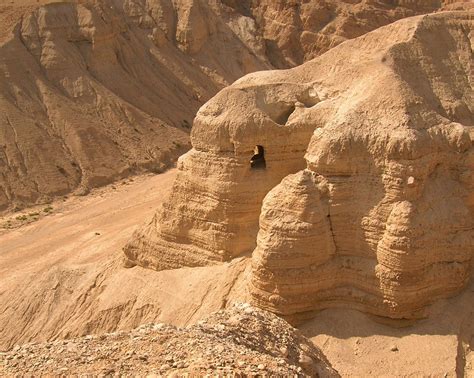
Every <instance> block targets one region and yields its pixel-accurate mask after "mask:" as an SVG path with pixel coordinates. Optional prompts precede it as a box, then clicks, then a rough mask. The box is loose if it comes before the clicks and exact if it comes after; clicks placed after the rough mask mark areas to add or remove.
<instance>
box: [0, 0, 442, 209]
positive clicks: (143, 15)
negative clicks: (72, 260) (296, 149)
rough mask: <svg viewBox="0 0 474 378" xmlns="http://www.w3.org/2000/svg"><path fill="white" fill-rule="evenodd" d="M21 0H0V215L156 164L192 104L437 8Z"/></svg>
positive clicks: (180, 138)
mask: <svg viewBox="0 0 474 378" xmlns="http://www.w3.org/2000/svg"><path fill="white" fill-rule="evenodd" d="M48 2H53V3H52V4H45V5H41V4H44V3H48ZM17 3H18V2H4V3H0V211H2V210H5V209H6V208H14V207H24V206H28V205H31V204H33V203H40V202H45V201H49V200H50V199H51V198H53V197H54V196H59V195H65V194H67V193H70V192H74V191H77V192H78V193H85V192H87V191H88V190H89V189H90V188H93V187H97V186H100V185H104V184H106V183H109V182H111V181H113V180H115V179H117V178H120V177H124V176H127V175H130V174H134V173H139V172H141V171H143V170H149V171H153V172H157V171H161V170H163V169H164V168H165V167H166V166H169V165H170V164H172V163H174V162H175V160H176V158H177V156H179V155H180V154H182V153H184V152H185V151H186V150H188V149H189V148H188V147H189V129H190V127H191V121H192V119H193V118H194V116H195V113H196V111H197V110H198V108H199V107H200V106H201V105H202V104H203V103H204V102H206V101H207V100H209V99H210V98H211V97H212V96H213V95H214V94H215V93H216V92H217V91H219V90H220V89H222V88H223V87H224V86H226V85H228V84H230V83H232V82H233V81H235V80H236V79H238V78H240V77H242V76H243V75H245V74H247V73H249V72H253V71H257V70H263V69H270V68H288V67H292V66H294V65H297V64H301V63H302V62H303V61H306V60H308V59H311V58H313V57H315V56H317V55H319V54H321V53H322V52H324V51H326V50H328V49H329V48H331V47H334V46H335V45H337V44H339V43H341V42H343V41H345V40H347V39H350V38H354V37H357V36H359V35H362V34H364V33H366V32H368V31H370V30H373V29H375V28H377V27H379V26H382V25H385V24H388V23H390V22H393V21H395V20H397V19H400V18H403V17H408V16H412V15H416V14H420V13H425V12H431V11H434V10H437V9H439V7H440V5H441V3H440V2H439V1H434V2H424V1H423V2H419V4H416V3H415V4H408V5H403V4H397V3H392V2H390V1H378V2H372V1H361V2H357V3H351V2H343V1H339V0H325V1H324V2H322V1H320V0H317V1H316V0H313V1H309V2H308V1H304V2H303V1H301V0H298V1H274V0H271V1H234V0H219V1H204V0H177V1H171V0H147V1H144V0H117V1H115V0H114V1H112V0H81V1H68V2H57V1H53V0H41V1H39V2H38V1H36V0H22V1H21V2H19V3H21V4H22V5H25V6H21V5H20V4H17ZM26 4H29V5H26ZM40 5H41V6H40Z"/></svg>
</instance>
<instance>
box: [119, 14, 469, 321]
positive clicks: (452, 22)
mask: <svg viewBox="0 0 474 378" xmlns="http://www.w3.org/2000/svg"><path fill="white" fill-rule="evenodd" d="M473 30H474V28H473V17H472V13H463V12H446V13H439V14H432V15H427V16H420V17H414V18H409V19H405V20H401V21H398V22H396V23H394V24H392V25H389V26H385V27H382V28H380V29H377V30H376V31H374V32H371V33H368V34H366V35H364V36H363V37H360V38H357V39H355V40H352V41H348V42H346V43H344V44H342V45H340V46H338V47H336V48H333V49H331V50H330V51H328V52H327V53H325V54H323V55H322V56H320V57H319V58H316V59H314V60H312V61H310V62H308V63H306V64H304V65H302V66H300V67H297V68H294V69H291V70H286V71H270V72H260V73H255V74H251V75H248V76H246V77H244V78H242V79H240V80H238V81H237V82H236V83H235V84H234V85H232V86H230V87H228V88H226V89H224V90H223V91H221V92H220V93H219V94H218V95H217V96H215V97H214V98H213V99H212V100H211V101H209V102H208V103H207V104H206V105H205V106H203V107H202V108H201V109H200V111H199V112H198V115H197V117H196V119H195V126H194V128H193V132H192V144H193V149H192V150H191V151H190V152H188V153H187V154H186V155H184V156H183V157H182V158H181V159H180V161H179V165H178V169H179V172H178V176H177V179H176V181H175V184H174V188H173V191H172V193H171V195H170V197H169V199H168V200H167V201H166V202H165V203H164V205H163V208H162V209H161V210H160V211H159V212H158V213H157V215H156V216H155V218H154V219H153V221H152V222H151V223H150V224H148V225H147V226H146V227H144V228H143V229H141V230H139V231H138V232H137V233H136V234H135V235H134V237H133V238H132V240H131V241H130V242H129V243H128V245H127V246H126V247H125V248H124V251H125V255H126V258H127V263H128V264H129V265H133V264H139V265H142V266H146V267H151V268H154V269H169V268H176V267H180V266H196V265H205V264H212V263H216V262H218V261H226V260H229V259H231V258H232V257H234V256H238V255H242V254H250V253H251V252H252V250H253V249H254V247H255V245H256V244H257V245H256V249H255V251H254V252H253V256H252V264H253V275H252V280H251V291H252V295H253V298H254V302H255V303H256V304H257V305H258V306H260V307H263V308H265V309H269V310H271V311H273V312H276V313H279V314H282V315H285V316H287V317H288V318H301V317H304V316H305V315H310V314H311V312H312V311H315V310H318V309H321V308H325V307H329V306H339V305H347V306H351V307H355V308H358V309H361V310H364V311H367V312H371V313H374V314H377V315H383V316H389V317H394V318H413V317H419V316H421V315H422V314H423V309H424V307H425V306H426V305H427V304H429V303H431V302H432V301H433V300H435V299H436V298H439V297H443V296H446V295H450V294H453V293H456V292H458V291H459V290H460V289H461V288H462V287H463V286H464V285H465V284H466V282H467V281H468V279H469V275H470V264H471V261H472V257H473V246H474V242H473V227H474V216H473V211H474V196H473V193H474V191H473V187H474V186H473V185H474V175H473V174H472V171H473V168H474V149H473V148H472V138H473V136H472V134H473V126H474V117H473V110H474V108H473V107H474V101H473V87H472V80H473V77H472V67H473V62H474V60H473V53H472V45H473V35H474V32H473ZM308 143H309V147H308ZM255 147H257V150H258V151H259V156H258V159H262V156H260V155H263V158H264V159H265V164H264V166H260V167H259V168H257V167H252V165H254V164H253V163H251V160H252V158H253V159H256V157H255V156H254V149H255ZM282 179H283V181H282ZM280 181H281V183H280ZM265 196H266V197H265ZM264 197H265V199H264ZM262 201H263V205H262ZM259 216H260V230H259V231H258V229H259V226H258V223H259V219H258V218H259ZM257 232H258V238H257Z"/></svg>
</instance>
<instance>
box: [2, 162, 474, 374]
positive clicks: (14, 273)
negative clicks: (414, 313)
mask: <svg viewBox="0 0 474 378" xmlns="http://www.w3.org/2000/svg"><path fill="white" fill-rule="evenodd" d="M175 173H176V172H175V170H172V171H169V172H167V173H164V174H161V175H157V176H144V177H141V178H139V179H137V180H135V182H133V183H130V182H127V184H124V185H117V187H116V189H115V190H114V189H112V187H110V186H109V187H106V188H105V189H101V190H98V191H96V192H94V193H93V194H92V195H91V196H89V197H82V198H81V197H79V198H78V197H73V198H71V199H68V200H66V201H65V202H64V203H55V204H53V208H54V209H55V210H54V213H53V214H52V215H48V216H46V217H44V218H42V219H40V220H38V221H37V222H34V223H31V224H29V225H26V226H23V227H21V228H19V229H14V230H4V231H3V234H2V235H0V277H1V279H0V350H5V349H8V348H9V347H12V346H13V345H15V344H21V343H25V342H28V341H31V340H35V341H44V340H51V339H58V338H63V337H73V336H77V335H85V334H90V333H101V332H105V331H112V330H115V329H123V330H129V329H131V328H133V327H135V326H138V325H140V324H143V323H147V322H156V321H160V322H161V321H164V322H169V323H172V324H175V325H186V324H191V323H193V322H195V321H196V320H198V319H199V318H202V317H203V316H205V315H207V314H208V313H209V312H211V311H213V310H217V309H219V308H221V307H224V306H227V305H228V304H229V303H232V302H234V301H237V300H238V301H246V300H247V299H246V298H247V297H246V295H247V294H246V290H245V287H244V280H245V278H246V271H245V268H246V261H245V259H242V260H234V261H233V262H231V263H228V264H224V265H217V266H213V267H205V268H191V269H178V270H172V271H162V272H155V271H151V270H146V269H142V268H139V267H135V268H132V269H125V268H122V267H121V265H120V261H119V260H118V259H119V257H120V255H121V254H120V248H121V246H122V245H123V243H124V241H125V240H126V239H127V238H128V237H129V236H130V234H131V233H132V231H133V230H134V229H135V227H136V225H137V224H139V223H140V222H141V220H142V219H143V217H150V216H151V215H152V213H153V210H154V209H155V208H156V207H157V206H158V205H159V204H160V203H161V202H162V200H163V197H164V195H165V194H166V192H167V191H168V190H169V188H170V186H171V183H172V181H173V179H174V177H175ZM2 222H3V220H0V224H1V223H2ZM96 233H99V234H100V235H97V234H96ZM473 304H474V285H471V287H470V288H468V289H467V290H465V291H464V292H463V293H462V294H461V295H460V296H458V297H456V298H453V299H451V300H448V301H444V302H442V303H439V304H438V305H437V306H436V307H435V308H433V309H432V315H431V317H430V318H429V319H428V320H425V321H421V322H419V323H417V324H415V325H414V326H412V327H407V328H396V327H395V328H394V327H391V326H388V325H383V324H380V323H378V322H376V321H374V319H372V318H369V317H367V316H365V315H362V314H361V313H359V312H357V311H349V310H337V309H334V310H328V311H323V312H321V313H320V314H319V315H317V317H316V318H315V319H314V320H313V321H311V322H310V323H307V324H304V325H303V326H302V327H301V329H302V330H303V332H304V333H305V335H307V336H309V337H311V338H312V340H313V341H314V342H315V343H316V345H318V346H320V347H321V349H322V351H323V352H324V353H325V354H326V356H327V357H328V359H329V360H330V361H331V363H332V364H333V366H334V368H336V369H337V370H338V371H339V372H340V373H342V374H343V375H345V376H364V375H368V374H370V375H372V376H378V375H389V376H396V375H410V374H411V375H420V374H427V373H432V374H433V375H434V376H442V375H444V374H445V373H447V374H448V375H449V376H455V374H456V369H457V372H458V373H459V374H462V372H463V370H464V374H465V375H466V376H469V374H472V367H473V354H472V352H471V353H470V350H471V349H472V348H473V345H474V342H473V341H474V340H473V335H474V324H473V319H474V314H473V312H474V306H473ZM393 346H396V347H397V349H398V351H392V350H391V348H392V347H393Z"/></svg>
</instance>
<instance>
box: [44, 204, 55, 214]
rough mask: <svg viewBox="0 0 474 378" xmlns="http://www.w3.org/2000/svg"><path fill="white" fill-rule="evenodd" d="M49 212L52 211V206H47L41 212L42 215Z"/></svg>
mask: <svg viewBox="0 0 474 378" xmlns="http://www.w3.org/2000/svg"><path fill="white" fill-rule="evenodd" d="M51 211H53V207H52V206H47V207H45V208H44V209H43V212H44V213H50V212H51Z"/></svg>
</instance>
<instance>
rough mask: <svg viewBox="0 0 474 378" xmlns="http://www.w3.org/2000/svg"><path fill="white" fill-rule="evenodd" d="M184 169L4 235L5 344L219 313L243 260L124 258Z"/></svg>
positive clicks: (67, 207)
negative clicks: (144, 263)
mask: <svg viewBox="0 0 474 378" xmlns="http://www.w3.org/2000/svg"><path fill="white" fill-rule="evenodd" d="M174 175H175V171H169V172H167V173H165V174H162V175H158V176H151V177H145V178H141V179H140V180H137V182H135V183H133V184H131V185H122V186H118V187H117V190H116V191H114V190H112V189H111V188H110V187H108V188H106V189H105V190H101V191H98V192H97V193H95V194H94V195H92V196H90V197H87V198H73V199H72V200H68V201H67V202H65V204H64V205H60V204H53V207H54V208H55V209H56V210H55V214H52V215H50V216H47V217H45V218H43V219H41V220H39V221H37V222H35V223H33V224H30V225H27V226H24V227H22V228H19V229H17V230H12V231H9V232H7V233H4V234H3V235H2V236H0V277H1V280H0V349H5V348H8V347H9V346H12V345H13V344H14V343H22V342H27V341H28V340H46V339H50V338H55V337H65V336H73V335H82V334H87V333H94V332H95V333H97V332H100V331H105V330H113V329H116V328H118V329H130V328H131V327H135V326H137V325H139V324H142V323H143V322H150V321H155V320H158V319H159V320H160V321H167V322H172V323H173V324H179V325H185V324H187V323H189V322H190V321H192V320H197V319H199V318H201V317H202V316H203V315H205V314H208V313H209V312H210V311H212V310H216V309H219V308H220V307H221V305H222V304H223V303H222V301H225V299H226V298H227V294H228V292H229V291H230V290H231V288H232V284H233V281H234V280H235V279H236V278H237V276H238V275H239V273H240V272H241V271H242V270H243V269H244V267H245V266H244V265H242V263H241V262H239V261H235V262H233V263H231V264H226V265H222V266H216V267H213V268H208V269H199V270H189V269H183V270H176V271H167V272H162V273H156V272H153V271H150V270H146V269H141V268H133V269H125V268H122V266H121V264H120V261H119V260H120V258H121V253H120V251H121V247H122V246H123V244H124V241H125V240H126V239H127V238H128V237H129V236H130V234H131V233H132V231H133V230H134V228H135V227H136V225H137V224H138V223H139V222H140V221H141V219H143V217H146V216H149V215H151V213H152V211H153V209H155V208H156V206H158V205H159V204H160V202H161V201H162V199H163V196H164V194H165V192H166V191H167V190H168V188H169V187H170V185H171V182H172V180H173V178H174ZM216 277H218V278H217V279H216Z"/></svg>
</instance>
